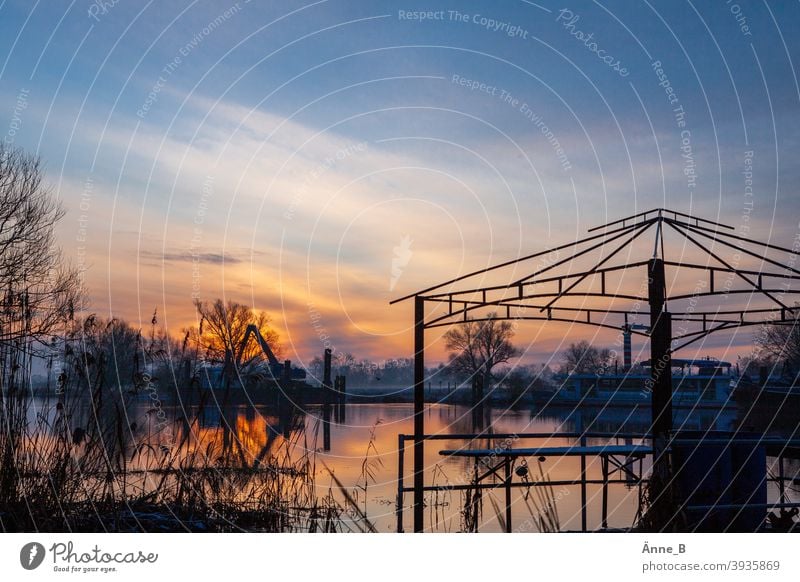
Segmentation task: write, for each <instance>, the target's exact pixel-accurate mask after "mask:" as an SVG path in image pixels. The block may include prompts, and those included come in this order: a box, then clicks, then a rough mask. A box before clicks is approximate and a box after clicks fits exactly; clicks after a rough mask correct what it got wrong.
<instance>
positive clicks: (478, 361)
mask: <svg viewBox="0 0 800 582" xmlns="http://www.w3.org/2000/svg"><path fill="white" fill-rule="evenodd" d="M444 337H445V342H446V344H445V345H446V347H447V350H448V351H449V352H450V355H449V358H450V368H451V369H452V370H453V371H454V372H456V373H461V374H466V375H468V376H474V375H482V376H483V378H484V380H485V381H487V382H491V380H492V369H493V368H494V367H495V366H497V365H498V364H503V363H506V362H508V361H509V360H511V359H512V358H514V357H516V356H518V355H519V352H518V350H517V349H516V348H515V347H514V346H513V345H512V344H511V338H512V337H514V327H513V325H512V324H511V322H510V321H498V320H496V319H495V314H494V313H490V314H489V315H488V318H487V320H486V321H474V320H468V321H465V322H463V323H460V324H458V325H457V326H456V327H454V328H452V329H450V330H449V331H448V332H447V333H446V334H445V336H444Z"/></svg>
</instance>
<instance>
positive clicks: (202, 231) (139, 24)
mask: <svg viewBox="0 0 800 582" xmlns="http://www.w3.org/2000/svg"><path fill="white" fill-rule="evenodd" d="M798 23H800V4H798V3H797V2H781V3H774V2H769V3H768V2H755V1H753V2H744V1H740V2H738V3H737V2H733V1H725V0H719V1H716V2H689V1H687V2H683V1H675V2H653V1H644V2H641V3H632V2H622V1H620V2H603V3H602V4H601V3H598V2H571V3H563V2H562V3H553V2H544V1H543V2H529V1H525V0H517V1H515V0H507V1H504V2H490V1H488V0H487V1H483V2H435V1H428V2H384V1H347V2H346V1H342V0H327V1H319V2H311V3H304V2H290V1H281V2H275V1H269V2H259V1H256V0H252V1H250V2H247V1H245V0H240V1H239V2H233V3H229V2H227V1H225V0H223V1H218V2H200V1H195V2H187V1H174V2H169V3H159V2H152V1H151V2H143V1H142V2H136V1H132V0H105V1H102V0H96V1H94V2H90V1H88V0H73V1H72V2H66V1H64V2H59V1H53V2H42V1H25V2H23V1H9V0H6V1H0V47H2V50H0V96H1V97H2V104H3V108H2V113H1V114H0V134H2V136H3V137H2V139H3V140H4V144H5V145H6V146H7V147H21V148H24V149H25V150H27V151H28V152H31V153H34V154H36V155H38V156H40V157H41V159H42V161H43V163H44V167H45V170H46V181H47V183H48V184H49V186H50V187H51V188H52V190H53V192H54V194H55V195H56V196H57V197H58V198H60V199H61V200H62V202H63V204H64V207H65V208H66V210H67V215H66V217H65V219H64V220H63V221H62V223H61V224H60V225H59V236H60V241H61V245H62V247H63V250H64V254H65V256H66V257H67V258H68V259H69V260H70V261H72V262H73V264H75V265H77V266H79V267H80V268H82V269H85V282H86V285H87V288H88V289H89V292H90V302H89V304H88V305H87V307H86V309H87V311H90V312H94V313H97V314H98V315H101V316H104V317H112V316H113V317H119V318H122V319H126V320H128V321H130V322H131V323H132V324H133V325H136V326H144V327H146V326H148V325H149V322H150V320H151V317H152V314H153V311H154V310H156V309H157V311H158V314H159V323H160V324H162V325H164V326H166V328H167V329H168V330H169V331H170V333H173V334H175V335H178V334H179V333H180V330H181V329H182V328H183V327H185V326H187V325H190V324H191V323H193V322H194V321H195V313H194V308H193V306H192V302H193V300H194V299H200V300H213V299H215V298H217V297H224V298H226V299H232V300H236V301H240V302H244V303H247V304H249V305H251V306H253V308H254V309H257V310H264V311H266V312H268V313H269V314H270V315H271V316H272V318H273V323H274V325H275V327H276V329H277V330H278V331H279V333H280V334H281V339H282V341H283V343H284V347H285V350H284V351H285V353H286V354H287V356H288V357H290V358H292V359H293V361H295V362H299V363H300V364H301V365H302V364H303V363H304V362H307V361H309V360H310V359H312V358H313V357H314V356H316V355H319V354H320V353H321V352H322V349H323V347H324V346H325V345H330V346H332V347H333V348H334V350H336V351H339V352H352V353H353V354H355V355H356V357H358V358H371V359H375V360H380V359H383V358H390V357H408V356H410V355H411V350H412V345H411V324H412V306H411V304H409V303H401V304H397V305H394V306H390V305H389V301H390V300H391V299H393V298H396V297H400V296H402V295H405V294H408V293H411V292H413V291H415V290H417V289H420V288H424V287H427V286H430V285H432V284H435V283H438V282H440V281H444V280H447V279H450V278H453V277H456V276H458V275H460V274H463V273H466V272H469V271H472V270H474V269H478V268H481V267H484V266H488V265H491V264H495V263H498V262H502V261H505V260H508V259H512V258H514V257H518V256H520V255H523V254H528V253H531V252H536V251H538V250H541V249H543V248H547V247H553V246H556V245H558V244H562V243H566V242H568V241H571V240H574V239H576V238H578V237H580V236H583V235H584V234H585V232H586V230H587V229H588V228H591V227H593V226H597V225H599V224H603V223H605V222H608V221H611V220H615V219H617V218H621V217H624V216H628V215H631V214H634V213H636V212H640V211H643V210H648V209H650V208H655V207H667V208H670V209H674V210H678V211H681V212H687V213H691V214H693V215H697V216H703V217H706V218H709V219H712V220H716V221H720V222H724V223H727V224H730V225H732V226H734V228H736V229H738V230H739V231H740V232H742V231H743V229H746V233H747V236H749V237H753V238H757V239H761V240H765V241H771V242H773V243H775V244H781V245H784V246H791V244H792V241H793V240H794V237H795V234H796V233H797V231H798V228H800V226H799V225H798V221H800V213H799V212H798V207H799V206H800V199H799V198H798V191H797V188H798V186H797V185H798V183H799V182H800V164H798V136H799V135H800V115H798V111H799V110H800V87H799V86H798V78H797V73H796V69H795V67H796V65H797V63H798V61H800V51H799V43H800V40H798V38H797V35H796V34H794V31H796V30H797V25H798ZM745 172H749V174H746V173H745ZM748 181H749V182H748ZM748 186H750V187H751V188H752V190H749V189H746V188H747V187H748ZM683 252H685V253H686V255H687V256H694V255H692V253H693V252H694V251H691V250H685V249H684V251H683ZM749 333H750V332H739V333H738V334H734V335H728V336H724V337H719V338H713V339H710V340H709V341H708V342H707V343H705V344H704V345H703V346H702V350H703V351H702V353H710V354H714V355H718V356H721V357H726V358H728V359H732V358H733V357H734V356H735V355H737V354H740V353H742V352H745V351H746V350H747V346H748V345H749V343H750V336H749V335H748V334H749ZM598 334H599V335H598ZM581 338H587V339H592V340H593V341H596V342H598V343H601V344H602V343H603V342H605V343H610V342H612V341H613V340H614V338H615V335H614V334H613V333H611V334H609V333H605V335H604V332H598V331H597V330H595V329H591V328H587V327H583V326H568V327H564V326H557V325H549V324H548V325H541V324H531V325H530V326H525V327H524V329H523V327H520V329H519V330H518V332H517V341H518V342H519V344H520V345H521V346H522V347H523V348H524V352H525V357H524V360H525V361H547V360H549V359H551V358H553V357H554V356H553V354H557V353H558V351H559V350H560V349H561V348H562V347H563V344H564V343H565V342H568V341H574V340H576V339H581ZM426 341H428V342H429V361H436V360H443V359H445V357H446V354H445V353H444V349H443V346H442V341H441V333H439V332H436V333H433V332H429V333H428V336H426ZM639 347H641V346H639Z"/></svg>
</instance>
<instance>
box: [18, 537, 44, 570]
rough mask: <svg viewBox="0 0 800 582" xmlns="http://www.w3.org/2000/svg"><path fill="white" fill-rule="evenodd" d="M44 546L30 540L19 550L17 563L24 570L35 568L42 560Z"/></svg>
mask: <svg viewBox="0 0 800 582" xmlns="http://www.w3.org/2000/svg"><path fill="white" fill-rule="evenodd" d="M44 555H45V551H44V546H43V545H42V544H40V543H38V542H30V543H28V544H25V545H24V546H22V549H21V550H20V552H19V563H20V564H22V567H23V568H25V569H26V570H35V569H36V568H38V567H39V566H41V565H42V562H44Z"/></svg>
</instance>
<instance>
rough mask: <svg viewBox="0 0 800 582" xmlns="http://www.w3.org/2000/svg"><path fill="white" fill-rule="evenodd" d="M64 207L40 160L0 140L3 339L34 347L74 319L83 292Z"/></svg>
mask: <svg viewBox="0 0 800 582" xmlns="http://www.w3.org/2000/svg"><path fill="white" fill-rule="evenodd" d="M63 216H64V210H63V208H62V207H61V205H60V204H59V203H58V202H57V201H56V200H55V198H54V197H53V196H52V194H51V193H50V191H49V190H48V189H47V188H46V187H45V186H44V184H43V183H42V169H41V165H40V162H39V159H38V158H36V157H34V156H29V155H27V154H25V153H24V152H23V151H22V150H19V149H7V148H6V147H4V146H3V145H1V144H0V300H1V301H2V310H0V344H2V345H4V346H10V345H12V344H13V345H14V346H15V347H17V348H20V347H21V344H20V343H19V342H24V343H25V350H26V351H28V350H31V349H33V348H34V346H36V345H43V344H45V343H47V342H48V341H49V339H51V338H50V336H51V334H53V333H54V332H55V330H56V329H57V328H60V329H63V325H64V322H65V320H67V319H72V318H73V316H74V312H75V308H76V305H77V304H78V299H79V295H80V292H81V285H80V277H79V272H78V271H77V269H74V268H72V267H70V266H69V265H67V264H66V262H65V261H64V258H63V256H62V253H61V249H60V248H59V247H58V245H57V244H56V235H55V226H56V224H57V223H58V221H59V220H61V218H63Z"/></svg>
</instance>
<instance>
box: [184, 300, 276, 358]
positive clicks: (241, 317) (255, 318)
mask: <svg viewBox="0 0 800 582" xmlns="http://www.w3.org/2000/svg"><path fill="white" fill-rule="evenodd" d="M195 307H196V308H197V311H198V312H199V313H200V317H201V321H200V329H199V330H198V337H199V342H200V344H201V346H202V348H201V349H202V351H203V352H204V358H205V359H206V360H207V361H211V362H223V363H225V365H226V368H227V367H230V366H231V365H233V364H235V365H236V367H237V368H238V369H239V370H245V371H246V370H248V369H250V368H251V367H253V366H254V365H258V364H260V363H262V362H263V361H264V354H263V352H262V351H261V348H260V347H259V345H258V342H255V341H250V342H248V344H247V345H246V346H245V347H244V350H243V351H242V352H241V355H239V351H240V348H241V345H242V340H243V339H244V336H245V333H246V332H247V326H248V325H250V324H253V325H255V326H256V327H257V328H258V330H259V332H260V333H261V337H263V338H264V340H265V341H266V342H267V344H269V347H270V349H271V350H272V352H273V353H274V354H275V356H276V357H279V356H280V354H281V348H280V345H279V343H278V332H276V331H275V330H274V329H273V328H272V327H271V326H270V318H269V316H268V315H267V314H266V313H264V312H263V311H262V312H259V313H255V312H254V311H253V309H252V308H250V307H248V306H247V305H244V304H242V303H236V302H235V301H227V302H224V301H222V299H217V300H216V301H214V302H213V303H207V302H200V301H195ZM234 360H235V361H234Z"/></svg>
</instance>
